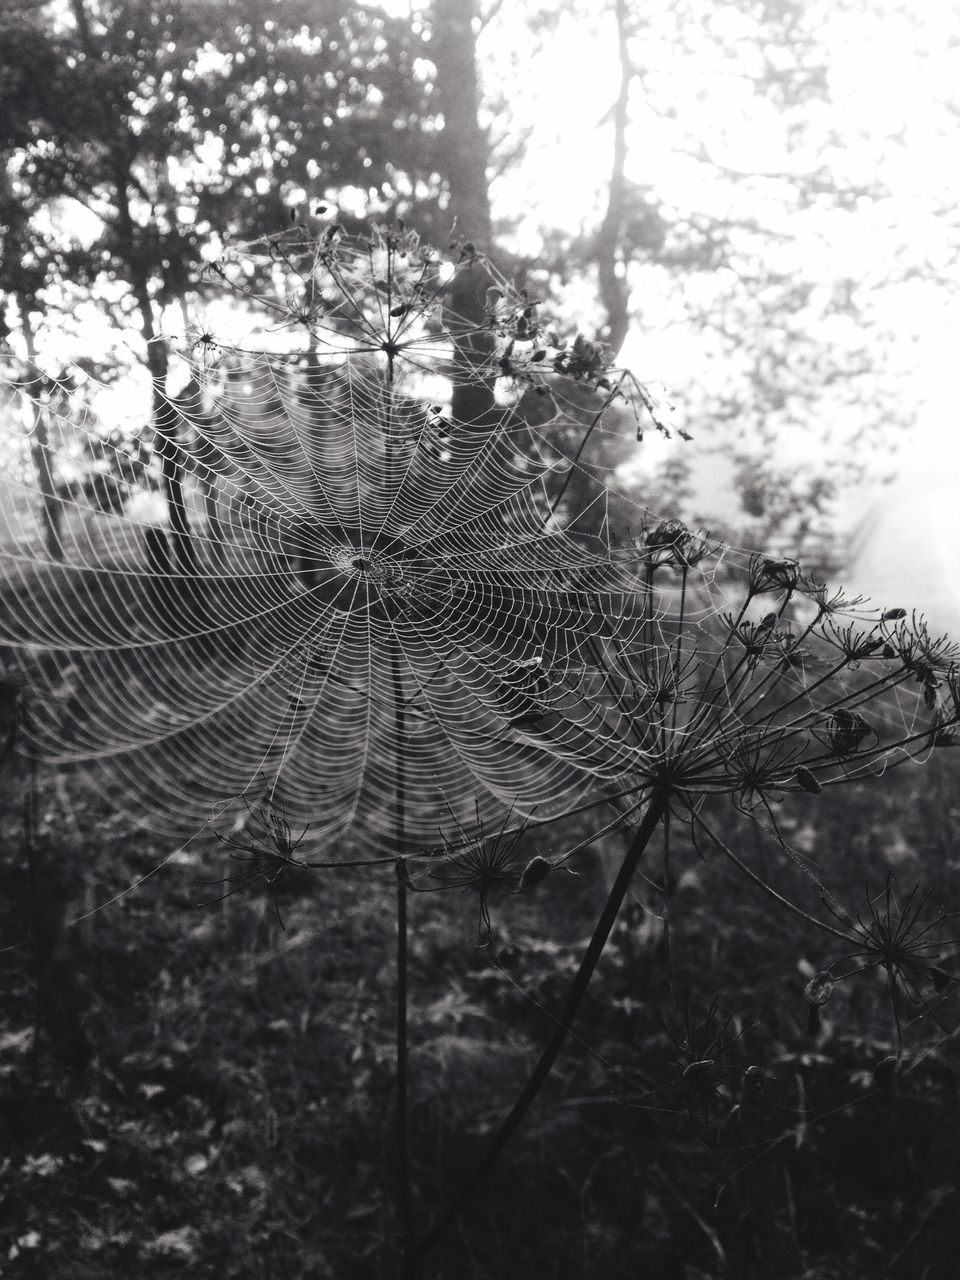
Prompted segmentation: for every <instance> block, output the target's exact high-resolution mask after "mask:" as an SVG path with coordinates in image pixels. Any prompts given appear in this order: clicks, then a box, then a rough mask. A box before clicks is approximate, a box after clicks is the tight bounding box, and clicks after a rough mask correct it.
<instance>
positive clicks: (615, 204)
mask: <svg viewBox="0 0 960 1280" xmlns="http://www.w3.org/2000/svg"><path fill="white" fill-rule="evenodd" d="M614 14H615V16H616V22H617V46H618V49H619V54H620V86H619V89H618V91H617V100H616V102H615V103H614V107H613V168H612V170H611V173H610V189H609V194H608V197H607V209H606V213H605V214H604V216H603V222H602V223H601V224H600V230H599V231H598V232H597V238H596V259H597V274H598V277H599V285H600V301H601V302H602V303H603V308H604V310H605V311H606V313H607V323H606V331H605V333H604V338H605V340H606V341H607V342H608V343H609V344H610V348H611V350H612V352H613V353H614V355H616V353H617V352H618V351H619V350H620V348H621V347H622V346H623V340H624V338H625V337H626V336H627V329H628V327H629V320H628V312H627V300H628V289H627V280H626V264H625V263H624V264H622V269H621V271H618V267H621V263H620V241H621V237H622V235H623V218H624V204H625V196H626V178H625V175H624V168H625V165H626V159H627V121H628V118H629V104H630V83H631V81H632V80H633V75H634V71H633V67H632V65H631V62H630V51H629V47H628V45H627V2H626V0H615V3H614Z"/></svg>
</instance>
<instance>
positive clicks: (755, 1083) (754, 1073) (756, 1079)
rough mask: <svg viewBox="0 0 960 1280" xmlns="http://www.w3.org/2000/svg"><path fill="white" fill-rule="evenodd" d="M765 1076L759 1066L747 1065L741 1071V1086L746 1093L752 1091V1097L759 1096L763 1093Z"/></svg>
mask: <svg viewBox="0 0 960 1280" xmlns="http://www.w3.org/2000/svg"><path fill="white" fill-rule="evenodd" d="M766 1083H767V1078H766V1076H765V1075H764V1074H763V1069H762V1068H761V1067H747V1069H746V1071H744V1073H743V1088H744V1091H745V1092H746V1093H752V1094H753V1096H754V1097H759V1096H760V1094H761V1093H763V1090H764V1086H765V1085H766Z"/></svg>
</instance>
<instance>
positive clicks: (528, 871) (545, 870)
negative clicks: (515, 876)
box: [520, 853, 553, 891]
mask: <svg viewBox="0 0 960 1280" xmlns="http://www.w3.org/2000/svg"><path fill="white" fill-rule="evenodd" d="M552 870H553V863H552V862H548V861H547V859H546V858H541V856H540V855H539V853H538V854H537V855H536V856H535V857H533V858H531V859H530V861H529V862H528V863H527V865H526V866H525V867H524V869H523V871H522V872H521V874H520V889H521V891H523V890H524V889H535V888H536V887H537V885H538V884H540V883H541V881H543V880H546V878H547V876H548V875H549V874H550V872H551V871H552Z"/></svg>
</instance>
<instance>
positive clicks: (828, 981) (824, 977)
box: [803, 969, 836, 1005]
mask: <svg viewBox="0 0 960 1280" xmlns="http://www.w3.org/2000/svg"><path fill="white" fill-rule="evenodd" d="M835 985H836V984H835V983H834V981H833V978H832V977H831V975H830V974H829V973H828V972H827V970H826V969H823V970H821V972H820V973H818V974H817V975H816V977H813V978H811V979H810V981H809V982H808V983H807V985H806V986H805V987H804V989H803V994H804V995H805V996H806V998H807V1000H808V1001H809V1002H810V1004H812V1005H821V1004H826V1003H827V1001H828V1000H829V999H830V997H831V996H832V995H833V988H834V986H835Z"/></svg>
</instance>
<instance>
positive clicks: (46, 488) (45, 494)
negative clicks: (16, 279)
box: [17, 295, 64, 560]
mask: <svg viewBox="0 0 960 1280" xmlns="http://www.w3.org/2000/svg"><path fill="white" fill-rule="evenodd" d="M17 310H18V311H19V313H20V319H21V324H22V325H23V340H24V344H25V345H26V348H27V358H28V359H29V361H30V363H31V364H32V365H34V367H36V358H37V348H36V342H35V340H34V334H33V325H32V324H31V323H30V302H29V299H27V298H25V297H23V296H22V295H18V296H17ZM35 412H36V417H35V419H34V423H33V432H32V434H31V437H30V455H31V457H32V458H33V465H34V467H35V469H36V472H37V487H38V488H39V490H40V516H41V521H42V524H43V541H44V546H45V547H46V548H47V555H48V556H49V557H50V559H51V560H62V559H63V558H64V550H63V538H62V535H61V525H62V522H63V506H62V505H61V502H60V497H59V494H58V493H57V486H56V484H55V482H54V479H53V468H52V467H51V465H50V438H49V435H48V432H47V414H46V408H45V405H44V402H43V400H42V399H40V400H39V401H38V404H37V407H36V410H35Z"/></svg>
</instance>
